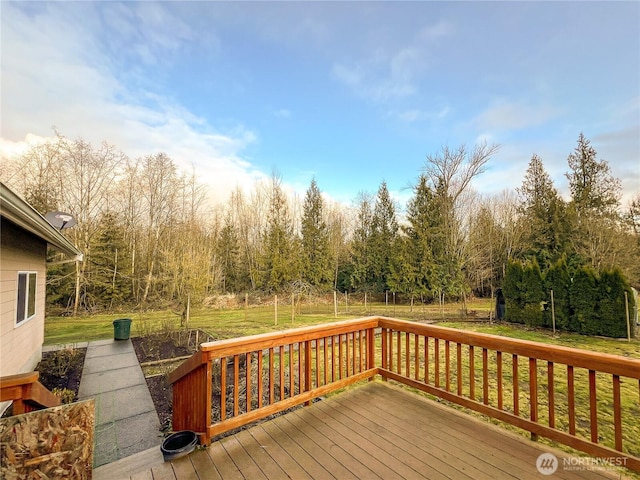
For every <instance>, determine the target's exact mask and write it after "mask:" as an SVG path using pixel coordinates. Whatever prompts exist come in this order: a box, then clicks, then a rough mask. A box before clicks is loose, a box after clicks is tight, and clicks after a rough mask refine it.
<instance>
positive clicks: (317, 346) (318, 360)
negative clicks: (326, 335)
mask: <svg viewBox="0 0 640 480" xmlns="http://www.w3.org/2000/svg"><path fill="white" fill-rule="evenodd" d="M313 345H314V347H315V348H314V351H315V353H316V371H315V375H314V378H315V385H316V387H319V386H320V379H321V377H320V351H319V350H320V345H318V339H316V340H314V341H313ZM312 385H313V382H312Z"/></svg>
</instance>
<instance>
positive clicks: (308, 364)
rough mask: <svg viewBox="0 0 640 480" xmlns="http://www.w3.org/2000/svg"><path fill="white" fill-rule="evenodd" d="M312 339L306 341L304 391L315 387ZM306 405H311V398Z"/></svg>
mask: <svg viewBox="0 0 640 480" xmlns="http://www.w3.org/2000/svg"><path fill="white" fill-rule="evenodd" d="M311 353H312V352H311V340H307V341H306V342H304V391H305V392H309V391H311V389H312V388H313V379H312V378H311V368H312V366H311ZM305 405H307V406H309V405H311V400H309V401H308V402H305Z"/></svg>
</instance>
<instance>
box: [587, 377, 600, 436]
mask: <svg viewBox="0 0 640 480" xmlns="http://www.w3.org/2000/svg"><path fill="white" fill-rule="evenodd" d="M596 394H597V392H596V372H595V370H589V412H590V414H591V415H590V417H591V429H590V430H591V441H592V442H593V443H598V399H597V395H596Z"/></svg>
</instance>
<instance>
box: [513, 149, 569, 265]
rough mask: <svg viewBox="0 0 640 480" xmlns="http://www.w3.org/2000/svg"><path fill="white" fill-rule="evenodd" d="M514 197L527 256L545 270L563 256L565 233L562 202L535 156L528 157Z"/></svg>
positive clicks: (564, 216)
mask: <svg viewBox="0 0 640 480" xmlns="http://www.w3.org/2000/svg"><path fill="white" fill-rule="evenodd" d="M518 193H519V195H520V199H521V203H520V208H519V211H520V212H519V213H520V214H521V215H522V220H521V223H522V228H523V230H524V232H525V238H524V241H525V242H526V244H528V245H529V251H528V253H529V254H531V255H535V256H536V258H537V260H538V263H539V264H540V265H541V266H543V267H545V266H548V265H550V264H552V263H554V262H555V261H557V260H558V259H559V258H560V256H561V255H562V254H563V253H565V252H566V249H567V241H568V240H567V239H568V234H569V232H568V229H567V226H566V225H567V222H566V211H565V210H566V209H565V204H564V201H563V200H562V199H561V198H560V196H559V195H558V191H557V190H556V189H555V187H554V186H553V181H552V180H551V177H550V176H549V174H548V173H547V171H546V170H545V169H544V165H543V164H542V160H541V159H540V157H538V156H537V155H533V157H531V161H530V162H529V167H528V168H527V172H526V173H525V177H524V180H523V182H522V185H521V186H520V188H518Z"/></svg>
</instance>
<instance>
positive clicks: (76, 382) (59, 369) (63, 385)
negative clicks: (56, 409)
mask: <svg viewBox="0 0 640 480" xmlns="http://www.w3.org/2000/svg"><path fill="white" fill-rule="evenodd" d="M86 353H87V349H86V348H73V349H72V348H65V349H62V350H55V351H52V352H44V353H43V354H42V360H41V361H40V363H38V366H37V367H36V370H37V371H38V372H40V378H39V379H38V380H39V382H40V383H41V384H42V385H44V386H45V387H47V388H48V389H49V390H51V391H52V392H53V391H54V390H56V391H58V390H62V391H66V392H65V393H64V394H63V397H62V400H63V403H70V401H75V400H77V398H78V389H79V388H80V378H81V377H82V368H83V367H84V357H85V355H86ZM70 392H73V394H71V393H70ZM54 393H55V392H54Z"/></svg>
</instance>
